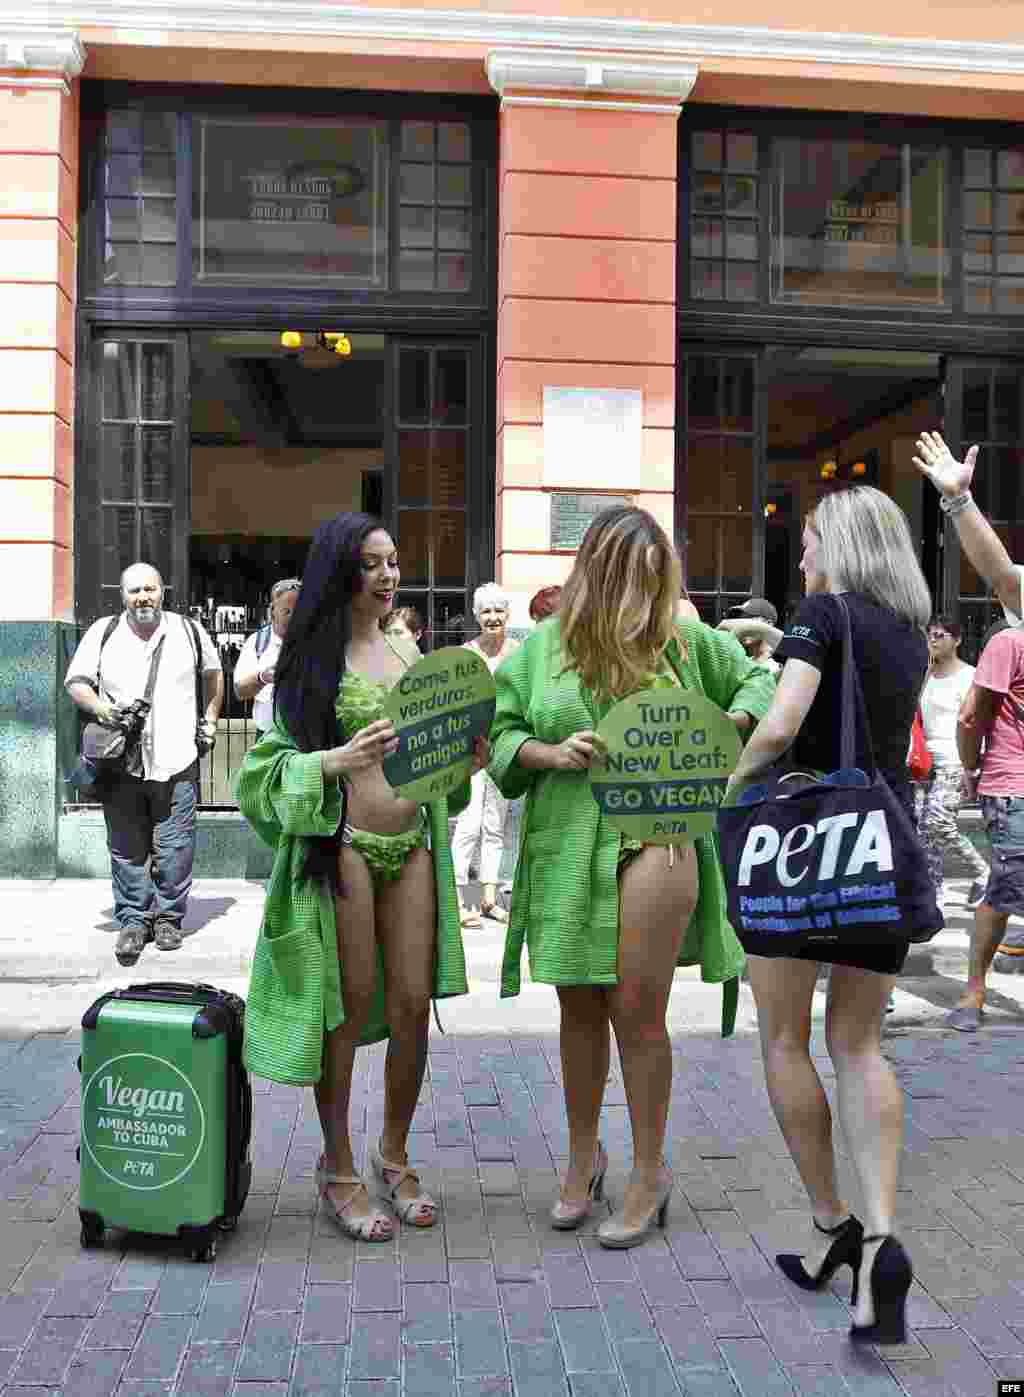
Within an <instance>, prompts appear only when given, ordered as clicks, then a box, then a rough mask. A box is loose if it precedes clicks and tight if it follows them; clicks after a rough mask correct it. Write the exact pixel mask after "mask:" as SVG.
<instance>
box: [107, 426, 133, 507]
mask: <svg viewBox="0 0 1024 1397" xmlns="http://www.w3.org/2000/svg"><path fill="white" fill-rule="evenodd" d="M100 489H101V490H102V492H103V498H104V499H105V500H134V498H135V428H134V427H128V426H119V427H107V426H105V427H103V428H102V431H101V436H100Z"/></svg>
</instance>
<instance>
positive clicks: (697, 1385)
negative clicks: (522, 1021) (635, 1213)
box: [0, 1015, 1024, 1397]
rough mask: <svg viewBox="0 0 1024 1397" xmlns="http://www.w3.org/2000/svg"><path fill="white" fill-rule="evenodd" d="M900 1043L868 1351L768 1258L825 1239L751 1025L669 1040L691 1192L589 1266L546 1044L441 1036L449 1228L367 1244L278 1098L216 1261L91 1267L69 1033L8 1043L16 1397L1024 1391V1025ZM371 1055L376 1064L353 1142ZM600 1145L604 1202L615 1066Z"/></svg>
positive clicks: (357, 1098)
mask: <svg viewBox="0 0 1024 1397" xmlns="http://www.w3.org/2000/svg"><path fill="white" fill-rule="evenodd" d="M496 1019H497V1015H496ZM886 1045H887V1052H888V1053H889V1055H890V1057H891V1059H892V1061H893V1062H894V1064H895V1066H896V1068H897V1070H898V1072H899V1075H900V1077H901V1079H902V1081H903V1083H904V1085H905V1087H906V1089H907V1092H908V1122H907V1126H908V1128H907V1149H906V1155H905V1159H904V1165H903V1172H902V1178H901V1193H900V1210H899V1231H900V1233H901V1235H902V1237H903V1239H904V1241H905V1242H906V1244H907V1246H908V1248H909V1250H910V1251H911V1253H912V1256H913V1259H914V1264H915V1268H916V1272H917V1280H916V1282H915V1285H914V1288H913V1292H912V1297H911V1305H910V1323H911V1329H912V1333H911V1334H910V1336H909V1338H908V1342H907V1344H906V1345H904V1346H901V1347H898V1348H889V1349H886V1350H885V1351H884V1353H883V1354H881V1355H880V1354H879V1353H878V1352H876V1351H874V1350H868V1351H867V1352H858V1351H855V1350H854V1349H853V1347H852V1346H851V1345H850V1343H849V1341H848V1339H847V1336H846V1331H847V1329H848V1326H849V1322H850V1311H849V1307H848V1304H847V1299H848V1294H849V1286H848V1279H849V1277H848V1273H844V1275H843V1277H842V1278H841V1279H840V1280H838V1281H837V1282H836V1283H835V1285H834V1286H833V1288H832V1289H831V1290H828V1291H825V1292H823V1293H822V1294H805V1293H803V1292H801V1291H797V1290H795V1289H794V1288H793V1287H791V1286H788V1285H787V1284H786V1283H785V1282H784V1281H783V1279H782V1278H781V1276H780V1275H779V1273H778V1272H777V1271H776V1269H775V1268H774V1266H773V1264H772V1261H771V1258H772V1256H773V1254H774V1252H775V1251H776V1250H777V1249H799V1248H800V1245H801V1244H802V1240H803V1236H804V1231H805V1228H806V1225H807V1224H806V1214H805V1210H804V1200H803V1197H802V1192H801V1189H800V1187H799V1184H798V1182H797V1179H796V1175H795V1172H794V1170H793V1167H792V1165H791V1164H790V1162H789V1160H788V1156H787V1155H786V1153H785V1150H784V1148H783V1145H782V1142H781V1137H780V1135H779V1132H778V1130H777V1128H776V1126H775V1123H774V1120H773V1118H772V1116H771V1112H770V1109H769V1107H768V1102H767V1099H766V1096H765V1092H764V1084H763V1074H762V1071H761V1065H760V1057H759V1053H758V1048H757V1042H756V1039H755V1037H754V1036H753V1035H752V1034H751V1033H749V1032H745V1033H741V1034H738V1035H737V1036H736V1037H735V1038H734V1039H732V1040H730V1041H728V1042H725V1043H723V1042H722V1041H721V1040H720V1039H718V1038H717V1037H716V1036H715V1035H713V1034H712V1033H709V1032H693V1033H687V1034H682V1035H680V1036H679V1037H678V1038H677V1039H676V1040H675V1043H674V1048H675V1076H674V1085H673V1096H672V1110H671V1119H670V1129H669V1134H670V1138H671V1154H672V1162H673V1166H674V1169H675V1174H676V1189H675V1193H674V1196H673V1199H672V1207H671V1212H670V1217H669V1225H668V1227H667V1229H666V1230H665V1232H664V1234H662V1235H659V1236H657V1237H656V1238H654V1239H652V1240H650V1241H649V1242H648V1243H646V1244H645V1245H644V1246H643V1247H640V1248H638V1249H636V1250H634V1251H631V1252H607V1251H603V1250H602V1249H600V1248H599V1247H598V1246H597V1244H596V1240H595V1238H594V1236H593V1230H594V1226H595V1225H596V1220H592V1221H591V1222H590V1223H588V1225H587V1226H586V1227H585V1228H584V1229H583V1230H582V1231H581V1232H580V1233H578V1234H573V1233H559V1232H554V1231H552V1230H551V1229H550V1228H549V1227H548V1225H547V1222H546V1210H547V1208H548V1206H549V1204H550V1201H551V1199H552V1196H553V1193H554V1190H555V1187H556V1177H557V1175H556V1170H557V1167H558V1165H559V1163H560V1162H561V1161H563V1160H564V1156H565V1152H566V1127H565V1118H564V1112H563V1107H562V1100H561V1087H560V1082H559V1063H558V1046H557V1039H556V1038H555V1036H554V1035H550V1034H544V1035H538V1036H525V1035H516V1036H506V1035H503V1034H495V1035H493V1036H480V1035H470V1034H462V1035H456V1034H453V1035H449V1036H447V1037H441V1036H439V1035H432V1037H431V1045H430V1069H429V1079H428V1083H427V1087H426V1089H425V1092H424V1096H423V1100H422V1104H421V1106H420V1109H419V1111H418V1112H417V1117H416V1120H415V1123H414V1127H413V1129H414V1133H413V1136H412V1151H411V1153H412V1156H413V1159H414V1162H415V1163H416V1164H417V1165H419V1166H420V1167H421V1169H422V1173H423V1177H424V1180H425V1182H426V1183H427V1185H428V1186H429V1187H431V1188H432V1189H436V1190H437V1191H438V1195H439V1196H440V1198H441V1199H442V1200H443V1209H444V1210H443V1220H442V1222H441V1223H440V1224H439V1225H438V1226H437V1227H436V1228H435V1229H433V1230H430V1231H415V1230H413V1229H410V1228H402V1229H400V1230H399V1233H398V1236H397V1238H396V1239H395V1241H394V1242H392V1243H389V1244H386V1245H366V1244H360V1245H354V1244H353V1243H351V1242H349V1241H348V1240H346V1239H345V1238H343V1237H341V1236H339V1234H338V1233H337V1232H336V1231H335V1230H334V1229H333V1227H332V1225H331V1224H330V1223H329V1222H328V1221H327V1220H325V1219H321V1218H319V1217H317V1216H315V1215H314V1208H313V1198H312V1188H313V1185H312V1171H313V1164H314V1160H315V1157H316V1155H317V1152H318V1148H319V1133H318V1127H317V1123H316V1119H315V1113H314V1109H313V1102H312V1095H311V1093H309V1092H300V1091H298V1090H295V1089H290V1088H283V1087H276V1086H269V1085H268V1084H266V1083H262V1082H260V1083H256V1088H257V1092H258V1096H257V1103H256V1115H255V1141H254V1160H255V1175H254V1181H253V1193H252V1194H251V1196H250V1198H249V1202H248V1205H247V1207H246V1209H245V1212H244V1213H243V1215H242V1220H241V1224H240V1227H239V1230H238V1231H237V1233H235V1234H234V1235H233V1236H230V1237H227V1238H225V1239H224V1241H223V1242H222V1245H221V1249H220V1252H219V1254H218V1257H217V1260H216V1262H215V1263H214V1264H213V1265H212V1266H207V1265H202V1264H196V1263H193V1262H190V1261H187V1260H185V1259H184V1258H183V1257H182V1256H181V1254H180V1253H179V1252H177V1251H176V1250H175V1248H174V1247H173V1246H166V1247H165V1246H163V1245H158V1244H156V1243H155V1242H153V1241H149V1242H146V1241H145V1240H140V1239H124V1238H122V1237H118V1236H115V1237H113V1239H111V1240H108V1243H107V1245H106V1247H105V1248H104V1249H103V1250H101V1251H89V1252H82V1251H81V1250H80V1248H79V1225H78V1217H77V1211H76V1199H75V1187H76V1179H77V1165H76V1163H75V1146H76V1144H77V1129H78V1120H77V1103H78V1074H77V1070H76V1066H75V1062H76V1058H77V1055H78V1041H77V1034H75V1033H71V1034H60V1035H35V1036H32V1037H28V1038H17V1039H8V1040H6V1041H0V1276H2V1282H0V1285H2V1290H0V1293H2V1296H3V1298H2V1299H0V1392H2V1394H3V1397H43V1394H48V1395H49V1397H56V1394H62V1397H112V1395H113V1394H118V1395H119V1397H157V1394H161V1395H163V1394H172V1393H173V1394H180V1395H181V1397H485V1394H486V1397H502V1394H504V1397H513V1394H515V1397H559V1395H561V1397H568V1394H570V1393H571V1394H573V1397H625V1394H629V1397H668V1394H677V1395H678V1394H691V1395H692V1397H736V1394H738V1393H740V1394H743V1395H744V1397H779V1395H781V1394H800V1397H812V1395H813V1397H832V1394H835V1397H838V1395H839V1394H844V1397H846V1395H847V1394H857V1397H889V1395H890V1394H891V1397H898V1394H900V1393H906V1394H909V1395H910V1397H924V1394H927V1397H936V1394H943V1395H947V1394H948V1397H953V1394H956V1397H992V1394H994V1392H995V1390H996V1378H997V1376H1007V1377H1021V1376H1024V1130H1022V1123H1024V1122H1022V1113H1021V1110H1020V1107H1019V1105H1018V1102H1019V1100H1020V1097H1019V1093H1018V1091H1017V1072H1018V1071H1019V1070H1021V1068H1022V1065H1024V1034H1022V1032H1021V1030H1020V1029H1015V1028H1000V1029H993V1030H989V1031H987V1032H984V1033H981V1034H979V1035H977V1036H976V1037H973V1038H972V1037H965V1036H962V1035H956V1034H949V1033H944V1032H939V1031H935V1030H932V1029H920V1030H919V1029H914V1028H910V1029H900V1030H895V1031H891V1032H890V1033H888V1034H887V1037H886ZM815 1046H816V1051H817V1052H818V1053H819V1054H822V1055H823V1053H824V1045H823V1043H821V1042H820V1041H819V1039H818V1037H817V1036H816V1038H815ZM819 1062H820V1065H821V1070H822V1072H823V1074H824V1075H826V1077H827V1079H828V1081H829V1084H830V1085H831V1078H830V1076H828V1061H827V1058H825V1057H824V1056H821V1057H820V1058H819ZM383 1063H384V1058H383V1050H382V1049H380V1048H378V1049H372V1050H368V1051H366V1052H363V1053H361V1054H360V1055H359V1064H358V1075H357V1080H356V1084H355V1091H354V1097H353V1119H354V1123H355V1126H356V1128H357V1130H358V1142H359V1149H360V1153H361V1154H362V1153H364V1152H365V1148H366V1141H367V1140H370V1141H371V1142H372V1141H373V1140H374V1139H375V1138H376V1134H377V1132H378V1131H379V1128H380V1123H381V1120H380V1115H381V1100H382V1074H383ZM602 1135H603V1138H604V1140H605V1142H606V1144H607V1147H608V1150H609V1153H610V1155H611V1160H612V1167H611V1169H610V1172H609V1178H608V1193H609V1194H610V1197H611V1199H612V1201H613V1203H614V1201H615V1200H617V1199H620V1198H621V1196H622V1189H623V1184H624V1178H625V1169H626V1165H627V1150H628V1144H627V1142H628V1126H627V1119H626V1109H625V1104H624V1096H623V1092H622V1086H621V1078H620V1076H619V1074H618V1071H617V1068H615V1067H614V1066H613V1071H612V1078H611V1081H610V1083H609V1089H608V1095H607V1098H606V1106H605V1110H604V1118H603V1122H602ZM850 1193H851V1198H855V1193H854V1190H853V1188H852V1185H851V1186H850Z"/></svg>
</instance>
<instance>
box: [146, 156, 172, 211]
mask: <svg viewBox="0 0 1024 1397" xmlns="http://www.w3.org/2000/svg"><path fill="white" fill-rule="evenodd" d="M174 164H175V161H174V156H173V155H154V154H152V153H151V152H150V151H148V150H147V151H146V153H145V155H144V156H143V157H142V185H141V192H142V193H143V194H162V195H163V196H164V197H165V198H172V199H173V197H174V194H175V180H174Z"/></svg>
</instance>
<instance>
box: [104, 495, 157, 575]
mask: <svg viewBox="0 0 1024 1397" xmlns="http://www.w3.org/2000/svg"><path fill="white" fill-rule="evenodd" d="M102 515H103V565H102V580H103V585H104V586H107V587H116V586H117V585H118V583H119V582H120V581H121V574H122V572H124V570H125V568H126V567H129V566H130V565H131V564H132V563H134V562H137V561H138V558H139V555H138V553H137V552H136V548H135V509H134V508H133V507H132V506H128V507H118V506H116V505H108V506H107V507H106V508H104V509H103V510H102ZM146 561H147V562H148V561H150V560H149V559H148V558H147V559H146ZM167 575H168V576H170V572H169V571H168V574H167Z"/></svg>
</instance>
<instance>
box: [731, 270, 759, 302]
mask: <svg viewBox="0 0 1024 1397" xmlns="http://www.w3.org/2000/svg"><path fill="white" fill-rule="evenodd" d="M725 298H726V300H727V301H756V300H757V267H756V266H755V265H754V263H753V262H729V263H728V264H727V266H726V268H725Z"/></svg>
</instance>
